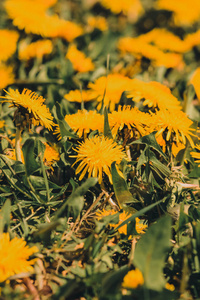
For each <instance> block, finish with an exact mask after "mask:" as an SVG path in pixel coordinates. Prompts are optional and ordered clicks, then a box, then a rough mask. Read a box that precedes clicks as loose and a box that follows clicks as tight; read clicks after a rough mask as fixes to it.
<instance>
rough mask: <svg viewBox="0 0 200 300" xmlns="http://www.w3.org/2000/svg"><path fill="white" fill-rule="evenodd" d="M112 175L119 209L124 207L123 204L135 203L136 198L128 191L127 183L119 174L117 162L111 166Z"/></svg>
mask: <svg viewBox="0 0 200 300" xmlns="http://www.w3.org/2000/svg"><path fill="white" fill-rule="evenodd" d="M111 174H112V181H113V189H114V192H115V196H116V199H117V201H118V204H119V207H122V206H123V204H125V203H130V202H134V198H133V196H132V194H131V193H130V192H129V190H128V186H127V184H126V181H125V180H124V178H122V177H121V176H120V175H119V173H118V172H117V169H116V165H115V162H113V163H112V165H111Z"/></svg>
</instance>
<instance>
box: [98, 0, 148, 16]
mask: <svg viewBox="0 0 200 300" xmlns="http://www.w3.org/2000/svg"><path fill="white" fill-rule="evenodd" d="M100 3H101V4H102V5H103V6H105V7H106V8H108V9H110V10H111V11H112V12H113V13H114V14H119V13H121V12H123V13H124V14H125V15H128V16H129V19H130V20H132V21H135V20H136V19H137V18H138V17H139V15H141V14H142V13H143V7H142V4H141V2H140V0H124V1H120V0H115V1H112V0H100Z"/></svg>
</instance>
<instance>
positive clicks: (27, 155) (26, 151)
mask: <svg viewBox="0 0 200 300" xmlns="http://www.w3.org/2000/svg"><path fill="white" fill-rule="evenodd" d="M35 147H36V140H35V139H34V138H30V139H27V140H26V141H25V143H24V145H23V147H22V151H23V155H24V162H25V169H26V174H27V176H29V175H31V174H33V173H34V172H35V171H37V170H38V169H39V168H40V164H39V163H38V162H37V161H36V157H37V154H36V153H35Z"/></svg>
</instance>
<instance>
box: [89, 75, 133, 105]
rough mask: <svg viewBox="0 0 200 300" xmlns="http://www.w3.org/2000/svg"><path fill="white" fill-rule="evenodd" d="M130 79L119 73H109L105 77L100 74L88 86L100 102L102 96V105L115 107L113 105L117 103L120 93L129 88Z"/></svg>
mask: <svg viewBox="0 0 200 300" xmlns="http://www.w3.org/2000/svg"><path fill="white" fill-rule="evenodd" d="M131 83H132V80H131V79H130V78H128V77H126V76H123V75H121V74H109V75H108V76H107V77H106V76H102V77H100V78H98V79H97V80H96V81H95V82H94V83H91V82H90V83H89V84H88V88H90V91H91V92H92V93H93V95H94V96H95V98H97V101H98V102H100V105H99V106H98V107H100V106H101V101H102V100H103V96H104V93H105V97H104V105H105V106H109V107H110V110H111V111H113V110H114V109H115V105H116V104H117V103H119V100H120V98H121V95H122V93H123V92H124V91H128V90H131Z"/></svg>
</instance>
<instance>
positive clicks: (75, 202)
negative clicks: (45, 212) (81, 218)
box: [55, 178, 98, 220]
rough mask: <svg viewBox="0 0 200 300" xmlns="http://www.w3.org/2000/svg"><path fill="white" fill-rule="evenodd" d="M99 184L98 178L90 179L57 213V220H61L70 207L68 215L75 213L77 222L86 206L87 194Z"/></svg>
mask: <svg viewBox="0 0 200 300" xmlns="http://www.w3.org/2000/svg"><path fill="white" fill-rule="evenodd" d="M97 182H98V179H97V178H88V179H87V180H86V182H84V183H83V184H82V185H81V186H79V187H78V188H77V189H76V190H75V191H74V192H73V193H72V194H71V195H70V196H69V198H68V199H67V201H66V202H65V203H64V204H63V206H62V207H61V208H60V209H59V210H58V211H57V213H56V215H55V219H57V218H59V217H60V216H61V215H62V214H63V213H64V212H65V210H66V208H67V207H68V210H67V213H68V214H69V213H70V212H73V217H74V219H75V220H76V218H77V217H78V215H79V214H80V212H81V210H82V209H83V205H84V197H83V196H84V195H85V193H86V192H87V191H88V190H89V188H91V187H92V186H94V185H95V184H96V183H97Z"/></svg>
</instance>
